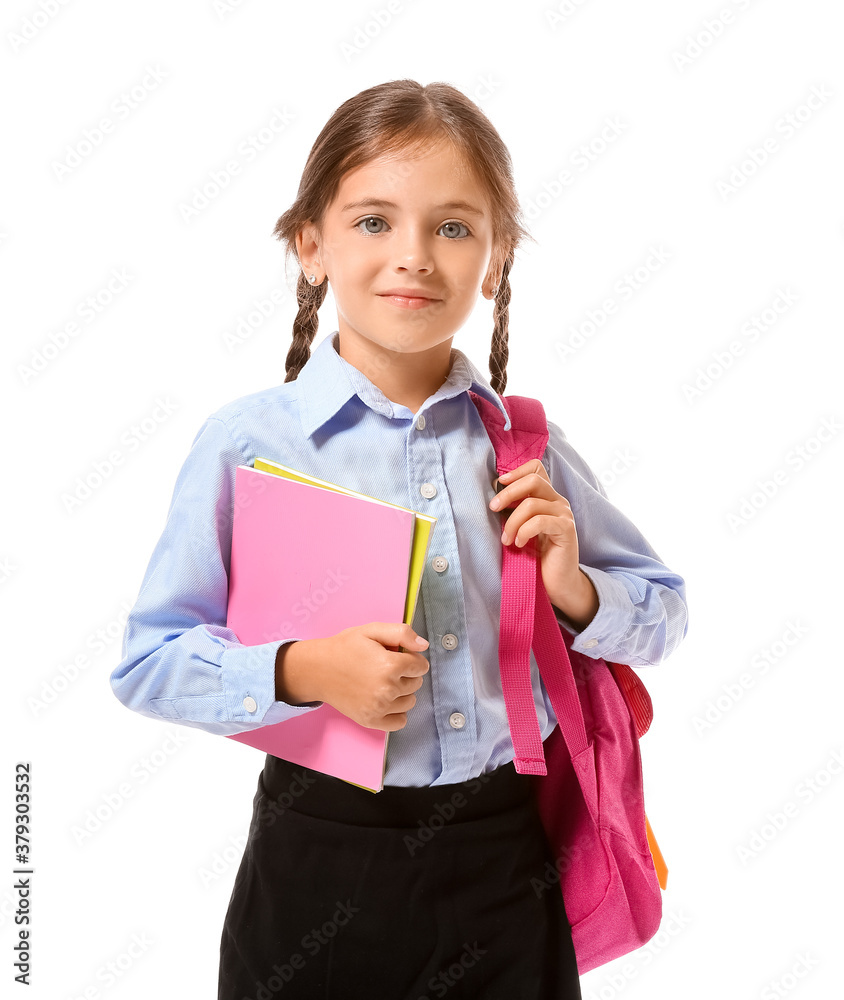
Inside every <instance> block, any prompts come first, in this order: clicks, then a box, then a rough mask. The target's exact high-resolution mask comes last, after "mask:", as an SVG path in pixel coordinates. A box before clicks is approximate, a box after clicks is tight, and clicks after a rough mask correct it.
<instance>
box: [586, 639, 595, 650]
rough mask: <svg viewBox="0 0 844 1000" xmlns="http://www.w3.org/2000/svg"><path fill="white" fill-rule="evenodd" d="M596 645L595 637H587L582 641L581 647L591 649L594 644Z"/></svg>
mask: <svg viewBox="0 0 844 1000" xmlns="http://www.w3.org/2000/svg"><path fill="white" fill-rule="evenodd" d="M597 645H598V640H597V639H587V640H586V642H584V643H583V648H584V649H592V648H593V647H594V646H597Z"/></svg>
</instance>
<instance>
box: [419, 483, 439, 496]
mask: <svg viewBox="0 0 844 1000" xmlns="http://www.w3.org/2000/svg"><path fill="white" fill-rule="evenodd" d="M419 492H420V493H421V494H422V496H423V497H426V498H427V499H428V500H430V499H431V497H435V496H436V495H437V488H436V486H434V484H433V483H422V485H421V486H420V487H419Z"/></svg>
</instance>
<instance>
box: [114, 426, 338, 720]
mask: <svg viewBox="0 0 844 1000" xmlns="http://www.w3.org/2000/svg"><path fill="white" fill-rule="evenodd" d="M245 464H248V463H247V461H246V457H245V456H244V454H243V452H242V451H241V449H240V448H239V447H238V446H237V444H236V443H235V441H234V440H233V438H232V436H231V434H230V433H229V431H228V429H227V427H226V425H225V423H224V422H223V421H222V420H220V419H219V418H217V417H209V418H208V419H207V420H206V421H205V423H204V424H203V425H202V427H201V428H200V429H199V432H198V433H197V435H196V437H195V438H194V441H193V444H192V446H191V450H190V452H189V454H188V456H187V458H186V459H185V462H184V464H183V466H182V468H181V470H180V472H179V475H178V478H177V480H176V484H175V487H174V490H173V496H172V500H171V502H170V508H169V511H168V514H167V521H166V524H165V527H164V531H163V532H162V534H161V537H160V538H159V541H158V543H157V545H156V547H155V549H154V551H153V553H152V557H151V559H150V562H149V565H148V567H147V570H146V573H145V575H144V578H143V581H142V583H141V588H140V592H139V594H138V598H137V600H136V602H135V605H134V607H133V608H132V610H131V612H130V614H129V616H128V620H127V623H126V629H125V631H124V634H123V647H122V657H123V658H122V660H121V661H120V663H119V664H118V666H117V667H116V668H115V669H114V671H113V672H112V673H111V675H110V682H111V687H112V690H113V691H114V694H115V695H116V696H117V698H118V699H119V700H120V701H121V702H122V703H123V704H124V705H125V706H126V707H127V708H130V709H132V710H133V711H135V712H139V713H140V714H141V715H145V716H149V717H151V718H154V719H163V720H168V721H171V720H172V721H174V722H177V723H181V724H183V725H186V726H193V727H195V728H197V729H204V730H206V731H207V732H210V733H215V734H218V735H224V736H228V735H232V734H234V733H241V732H245V731H247V730H250V729H257V728H259V727H260V726H265V725H270V724H272V723H276V722H283V721H285V720H286V719H289V718H292V717H294V716H297V715H301V714H302V713H304V712H309V711H313V710H314V709H315V708H319V707H320V705H321V704H322V702H308V703H307V704H305V705H289V704H287V703H286V702H283V701H277V700H276V698H275V658H276V652H277V650H278V648H279V646H281V645H283V642H284V641H286V642H290V641H295V640H293V639H288V640H283V641H282V640H279V641H274V642H267V643H263V644H260V645H254V646H247V645H243V644H242V643H240V642H239V641H238V637H237V635H235V633H234V632H233V631H232V630H231V629H229V628H227V627H226V616H227V607H228V576H229V567H230V561H231V534H232V517H233V511H234V483H235V469H236V468H237V466H238V465H245Z"/></svg>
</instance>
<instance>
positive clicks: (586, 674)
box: [469, 392, 666, 975]
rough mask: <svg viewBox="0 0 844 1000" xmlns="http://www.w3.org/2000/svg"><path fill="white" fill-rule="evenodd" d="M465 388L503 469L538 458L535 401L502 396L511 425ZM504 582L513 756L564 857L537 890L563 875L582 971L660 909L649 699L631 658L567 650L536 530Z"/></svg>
mask: <svg viewBox="0 0 844 1000" xmlns="http://www.w3.org/2000/svg"><path fill="white" fill-rule="evenodd" d="M469 395H470V396H471V397H472V400H473V402H474V403H475V405H476V406H477V408H478V411H479V413H480V416H481V419H482V420H483V422H484V426H485V427H486V429H487V432H488V434H489V436H490V439H491V440H492V443H493V447H494V448H495V456H496V464H497V468H498V474H499V475H501V474H502V473H503V472H508V471H510V470H512V469H515V468H516V467H517V466H519V465H522V464H523V463H524V462H527V461H529V460H530V459H532V458H541V456H542V455H543V454H544V452H545V447H546V445H547V443H548V437H549V434H548V423H547V420H546V417H545V411H544V409H543V407H542V404H541V403H540V402H539V401H538V400H535V399H529V398H527V397H524V396H506V397H504V396H502V397H501V399H502V402H503V403H504V406H505V409H506V410H507V412H508V413H509V415H510V421H511V430H510V431H504V429H503V427H504V424H503V419H502V417H501V414H500V412H499V411H498V410H497V408H496V407H495V406H493V404H492V403H490V402H489V401H488V400H486V399H484V398H483V397H481V396H478V395H477V394H476V393H474V392H470V393H469ZM501 583H502V597H501V628H500V641H499V667H500V671H501V683H502V688H503V691H504V700H505V703H506V707H507V719H508V722H509V725H510V734H511V736H512V739H513V748H514V750H515V761H514V762H515V767H516V770H517V771H518V772H519V773H520V774H530V775H533V778H532V780H533V781H534V782H535V791H536V799H537V804H538V807H539V813H540V816H541V818H542V824H543V826H544V828H545V833H546V835H547V837H548V840H549V842H550V844H551V847H552V849H553V855H554V857H555V859H556V865H555V868H554V869H553V870H552V871H551V872H549V877H548V881H547V883H546V884H544V885H541V886H535V888H536V890H537V892H543V891H550V890H552V889H553V888H554V886H555V885H557V884H559V886H560V889H561V890H562V893H563V899H564V902H565V907H566V913H567V915H568V918H569V923H570V924H571V928H572V939H573V941H574V949H575V954H576V956H577V965H578V970H579V972H580V974H581V975H583V974H584V973H585V972H588V971H589V970H590V969H594V968H596V967H597V966H599V965H602V964H604V963H605V962H610V961H612V960H613V959H615V958H618V957H620V956H621V955H626V954H628V953H629V952H631V951H633V950H634V949H635V948H639V947H641V945H643V944H644V943H645V942H646V941H648V940H649V939H650V938H651V937H653V935H654V934H655V933H656V931H657V929H658V927H659V923H660V919H661V917H662V897H661V893H660V885H662V887H663V888H664V887H665V874H666V871H665V869H664V863H663V862H662V857H661V855H660V854H659V848H658V847H657V846H656V842H655V841H654V840H653V839H652V833H651V831H650V826H649V824H648V821H647V817H646V816H645V803H644V794H643V786H642V762H641V756H640V753H639V736H641V735H642V734H643V733H644V732H645V731H646V730H647V728H648V726H649V725H650V721H651V718H652V715H653V709H652V705H651V700H650V696H649V695H648V692H647V690H646V689H645V686H644V684H643V683H642V682H641V680H640V679H639V677H638V676H637V675H636V674H635V673H634V671H633V670H632V669H631V668H630V667H629V666H626V665H624V664H619V663H607V662H605V661H604V660H600V659H598V660H596V659H593V658H591V657H588V656H584V655H583V654H582V653H578V652H576V651H574V650H572V649H571V642H572V638H571V636H570V635H569V633H568V631H567V630H566V629H563V628H561V626H560V625H559V623H558V622H557V619H556V618H555V616H554V611H553V608H552V607H551V602H550V600H549V599H548V594H547V592H546V590H545V586H544V584H543V582H542V573H541V569H540V564H539V560H538V559H537V558H536V551H535V545H534V540H533V539H531V540H530V541H529V542H528V544H527V545H525V546H524V547H522V548H516V547H515V546H514V545H509V546H504V547H502V580H501ZM531 647H532V648H533V652H534V656H535V657H536V662H537V665H538V666H539V671H540V675H541V677H542V679H543V681H544V683H545V687H546V689H547V691H548V695H549V697H550V699H551V704H552V706H553V708H554V712H555V714H556V716H557V720H558V722H559V725H558V726H557V727H556V728H555V729H554V731H553V732H552V733H551V735H550V736H549V737H548V738H547V739H546V740H545V743H544V744H543V743H542V739H541V734H540V730H539V722H538V720H537V717H536V707H535V704H534V700H533V692H532V689H531V683H530V650H531ZM649 844H651V846H649ZM655 862H656V864H658V865H660V868H661V877H660V876H658V875H657V869H656V865H655Z"/></svg>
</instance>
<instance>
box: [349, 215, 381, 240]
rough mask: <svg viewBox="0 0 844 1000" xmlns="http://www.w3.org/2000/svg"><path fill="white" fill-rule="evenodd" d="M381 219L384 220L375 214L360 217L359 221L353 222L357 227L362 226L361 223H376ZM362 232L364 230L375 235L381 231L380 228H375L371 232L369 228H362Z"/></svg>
mask: <svg viewBox="0 0 844 1000" xmlns="http://www.w3.org/2000/svg"><path fill="white" fill-rule="evenodd" d="M383 221H384V220H383V219H380V218H379V217H378V216H377V215H367V217H366V218H365V219H361V220H360V222H358V223H355V226H356V228H357V227H359V226H363V225H366V224H367V223H369V222H376V223H378V222H383ZM364 232H365V233H369V234H371V235H372V236H376V235H377V234H378V233H379V232H382V230H380V229H376V230H375V231H374V232H373V231H372V230H371V229H366V230H364Z"/></svg>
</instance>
